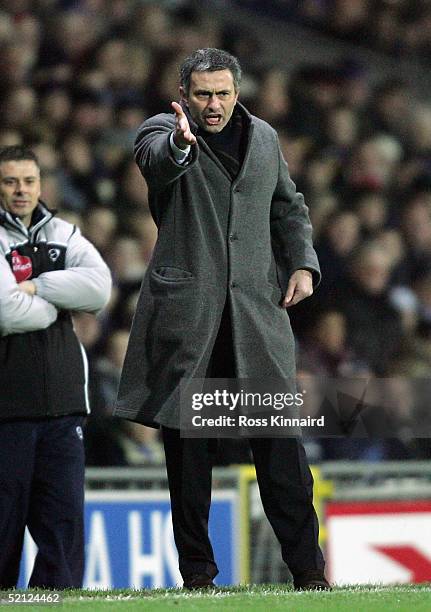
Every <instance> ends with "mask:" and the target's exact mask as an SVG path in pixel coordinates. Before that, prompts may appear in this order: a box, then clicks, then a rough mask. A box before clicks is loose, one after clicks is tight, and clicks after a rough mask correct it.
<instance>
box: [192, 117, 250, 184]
mask: <svg viewBox="0 0 431 612" xmlns="http://www.w3.org/2000/svg"><path fill="white" fill-rule="evenodd" d="M197 135H198V136H201V137H202V138H203V139H204V140H205V142H206V144H207V145H208V146H209V148H210V149H211V150H212V152H213V153H214V155H216V156H217V157H218V159H219V161H220V162H221V163H222V164H223V166H224V167H225V168H226V170H227V171H228V172H229V174H230V176H231V178H232V180H233V179H235V178H236V177H237V176H238V173H239V171H240V168H241V166H242V163H243V161H244V155H245V150H246V148H247V130H246V129H244V122H243V118H242V115H241V113H240V112H238V111H237V110H234V112H233V114H232V117H231V118H230V120H229V122H228V123H227V125H226V126H225V127H224V128H223V129H222V131H221V132H218V133H216V134H212V133H211V132H207V131H206V130H204V129H202V128H199V129H198V132H197Z"/></svg>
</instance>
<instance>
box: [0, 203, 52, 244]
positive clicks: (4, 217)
mask: <svg viewBox="0 0 431 612" xmlns="http://www.w3.org/2000/svg"><path fill="white" fill-rule="evenodd" d="M54 214H55V212H54V211H51V210H49V208H48V207H47V206H46V204H45V203H44V202H42V200H39V203H38V205H37V206H36V208H35V209H34V211H33V215H32V219H31V225H30V227H28V228H27V227H26V226H25V225H24V223H23V222H22V221H21V219H18V217H14V216H13V215H11V213H10V212H8V211H6V210H4V209H3V208H1V207H0V225H3V226H4V227H6V228H7V227H9V228H11V227H13V228H14V229H17V230H18V231H20V232H21V233H24V234H25V235H28V234H34V233H35V232H37V231H38V230H39V229H40V228H41V227H42V226H43V225H45V224H46V223H48V221H50V220H51V219H52V217H53V216H54Z"/></svg>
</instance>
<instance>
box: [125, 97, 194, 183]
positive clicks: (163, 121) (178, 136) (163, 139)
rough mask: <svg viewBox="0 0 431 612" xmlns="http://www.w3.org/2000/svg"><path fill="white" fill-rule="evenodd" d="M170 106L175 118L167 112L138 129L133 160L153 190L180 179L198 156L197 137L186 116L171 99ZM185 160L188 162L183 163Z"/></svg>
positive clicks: (149, 120)
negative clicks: (175, 148) (175, 149)
mask: <svg viewBox="0 0 431 612" xmlns="http://www.w3.org/2000/svg"><path fill="white" fill-rule="evenodd" d="M172 108H173V110H174V112H175V117H174V121H173V120H172V116H169V115H157V116H156V117H152V118H151V119H148V120H147V121H145V122H144V123H143V124H142V126H141V127H140V128H139V130H138V135H137V137H136V142H135V160H136V163H137V164H138V166H139V169H140V171H141V173H142V174H143V176H144V177H145V179H146V181H147V182H148V184H149V185H150V186H151V187H152V188H153V189H156V190H158V189H163V188H164V187H166V186H167V185H169V184H171V183H173V182H174V181H176V180H177V179H179V178H180V177H181V176H182V175H183V174H184V173H185V172H188V170H189V169H190V168H191V167H192V166H193V165H194V163H195V162H196V161H197V158H198V147H197V146H195V145H196V143H197V141H196V136H195V135H194V134H193V133H192V131H191V129H190V125H189V122H188V120H187V116H186V115H185V113H184V111H183V109H182V108H181V106H180V104H178V103H177V102H172ZM172 144H173V145H174V146H175V147H177V151H174V149H173V147H172ZM188 147H190V150H189V149H188ZM183 151H184V153H183ZM188 151H189V154H188ZM177 152H178V155H177V154H176V153H177ZM186 159H187V163H184V162H185V161H186Z"/></svg>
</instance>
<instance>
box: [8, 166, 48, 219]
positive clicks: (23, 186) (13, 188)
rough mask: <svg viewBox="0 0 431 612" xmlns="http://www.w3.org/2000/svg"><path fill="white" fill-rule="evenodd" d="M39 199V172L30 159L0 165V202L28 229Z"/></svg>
mask: <svg viewBox="0 0 431 612" xmlns="http://www.w3.org/2000/svg"><path fill="white" fill-rule="evenodd" d="M39 197H40V171H39V168H38V167H37V165H36V164H35V162H34V161H33V160H31V159H24V160H20V161H7V162H2V163H0V202H1V205H2V207H3V208H4V209H5V210H7V211H8V212H10V213H11V214H12V215H14V216H16V217H19V218H20V219H21V221H22V222H23V223H24V225H25V226H27V227H29V225H30V222H31V215H32V214H33V211H34V209H35V208H36V206H37V203H38V199H39Z"/></svg>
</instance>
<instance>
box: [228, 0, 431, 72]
mask: <svg viewBox="0 0 431 612" xmlns="http://www.w3.org/2000/svg"><path fill="white" fill-rule="evenodd" d="M236 3H237V4H238V5H240V6H244V7H247V8H252V9H254V10H256V11H258V12H261V13H263V14H266V15H268V14H272V15H273V16H274V17H277V18H282V19H285V20H286V21H290V22H293V23H297V24H300V25H302V26H306V27H309V28H313V29H315V30H317V31H318V32H322V33H324V34H329V35H330V36H333V37H335V38H337V39H339V40H344V41H348V42H352V43H355V44H358V45H361V46H366V47H371V48H373V49H377V50H378V51H380V52H382V53H387V54H390V55H391V56H396V57H405V58H414V59H419V60H421V61H423V62H427V61H429V60H430V59H431V2H430V1H429V0H272V1H271V2H261V1H260V0H236Z"/></svg>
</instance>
